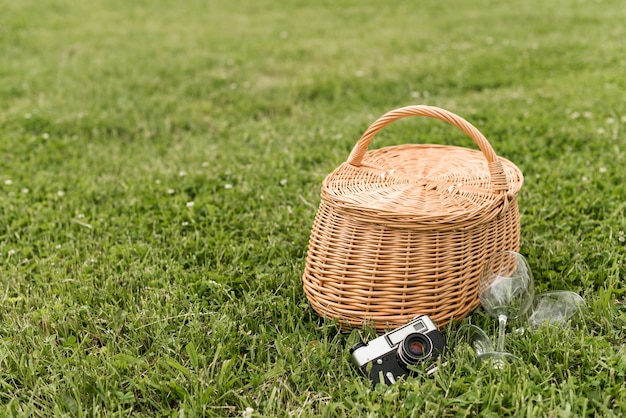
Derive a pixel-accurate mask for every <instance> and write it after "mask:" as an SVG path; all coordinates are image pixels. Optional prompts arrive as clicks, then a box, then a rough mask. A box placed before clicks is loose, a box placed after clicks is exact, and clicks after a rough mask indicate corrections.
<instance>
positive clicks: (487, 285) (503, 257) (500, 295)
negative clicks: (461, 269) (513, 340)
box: [478, 251, 535, 357]
mask: <svg viewBox="0 0 626 418" xmlns="http://www.w3.org/2000/svg"><path fill="white" fill-rule="evenodd" d="M534 295H535V287H534V284H533V275H532V272H531V271H530V268H529V267H528V263H527V262H526V259H525V258H524V256H523V255H521V254H519V253H517V252H515V251H502V252H497V253H495V254H493V255H492V256H491V257H490V258H489V259H488V260H487V263H486V264H485V267H484V269H483V272H482V276H481V277H480V281H479V283H478V297H479V299H480V303H481V305H482V307H483V308H484V309H485V310H486V311H487V312H489V314H491V315H492V316H494V317H496V318H498V340H497V343H496V350H495V353H504V352H505V351H504V334H505V332H506V324H507V321H508V320H509V319H516V318H518V317H519V316H521V315H522V314H524V313H525V312H526V311H527V310H528V308H529V307H530V305H531V304H532V301H533V297H534ZM503 357H507V356H503Z"/></svg>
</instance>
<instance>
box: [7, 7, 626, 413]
mask: <svg viewBox="0 0 626 418" xmlns="http://www.w3.org/2000/svg"><path fill="white" fill-rule="evenodd" d="M624 22H626V8H625V7H624V4H623V1H621V0H604V1H603V0H596V1H584V0H553V1H539V0H528V1H522V2H500V1H495V0H450V1H446V2H442V1H434V0H424V1H420V2H406V1H405V2H391V3H388V4H385V3H384V2H374V1H369V0H363V1H356V0H342V1H338V2H332V1H327V0H323V1H319V2H304V1H300V0H296V1H283V0H281V1H268V0H256V1H254V2H250V1H248V2H246V1H241V0H231V1H224V0H218V1H216V0H208V1H200V0H187V1H184V2H174V1H166V0H153V1H147V0H140V1H133V2H127V1H121V0H110V1H103V0H95V1H90V2H86V1H79V0H40V1H35V0H20V1H9V0H0V57H1V61H0V62H1V65H0V284H1V287H0V415H1V416H42V417H44V416H77V417H82V416H129V415H133V416H170V415H171V416H180V417H182V416H242V415H243V416H247V417H254V416H338V417H343V416H355V417H362V416H422V415H425V416H450V417H456V416H473V415H478V414H483V415H484V416H503V415H515V416H528V417H534V416H552V417H567V416H623V415H624V414H626V384H625V383H624V382H625V379H626V345H625V343H624V341H625V337H626V298H625V296H624V293H625V291H626V287H625V286H624V280H625V277H626V255H625V254H624V249H625V245H626V235H625V234H626V219H625V217H624V212H625V209H626V187H625V186H624V179H625V176H626V174H625V171H624V168H623V167H624V164H625V163H626V158H625V152H626V133H625V132H626V129H625V127H626V100H625V99H626V96H625V92H626V77H625V76H624V74H625V70H626V43H625V42H624V39H626V25H625V23H624ZM409 104H429V105H434V106H439V107H442V108H446V109H448V110H450V111H453V112H455V113H457V114H459V115H461V116H463V117H464V118H466V119H467V120H469V121H470V122H472V123H474V124H475V125H476V126H477V127H479V129H480V130H481V131H482V132H483V133H484V134H485V136H486V137H487V138H488V139H489V140H490V142H491V144H492V145H493V147H494V149H495V150H496V152H497V153H498V154H499V155H501V156H503V157H505V158H507V159H509V160H511V161H513V162H514V163H515V164H516V165H517V166H518V167H519V168H520V169H521V170H522V172H523V173H524V176H525V183H524V187H523V188H522V191H521V193H520V195H519V205H520V211H521V215H522V218H521V227H522V246H521V250H520V251H521V252H522V253H523V254H524V255H526V256H527V258H528V260H529V263H530V265H531V268H532V270H533V272H534V276H535V283H536V288H537V291H538V292H543V291H547V290H571V291H574V292H577V293H579V294H580V295H581V296H583V297H584V299H585V300H586V302H587V305H588V311H587V312H586V313H585V315H584V318H583V320H582V321H580V323H579V324H578V325H577V326H573V327H565V328H551V329H541V330H539V331H537V332H526V333H524V334H523V335H516V334H513V333H510V334H509V338H508V340H507V349H508V350H510V351H512V352H514V353H515V354H516V355H518V356H520V357H521V358H523V360H524V362H523V364H518V365H512V366H511V367H507V368H505V369H504V370H494V369H492V368H490V367H484V366H480V365H479V364H477V363H476V362H475V361H474V360H473V359H472V358H471V356H469V355H468V353H467V352H466V351H463V350H455V347H454V346H450V347H449V350H448V352H447V353H446V355H445V356H444V360H446V361H447V366H445V367H441V368H440V370H439V371H438V372H437V373H436V374H434V375H427V374H426V373H424V372H420V371H418V372H417V373H416V375H415V376H413V377H410V378H409V379H408V380H407V381H406V382H403V383H401V384H396V385H393V386H390V387H384V386H379V387H377V388H376V389H371V388H370V384H369V382H368V381H367V379H365V378H363V377H362V376H360V375H359V374H358V373H357V371H356V370H355V369H354V367H353V366H352V365H351V364H350V354H349V352H348V349H349V348H350V347H351V346H352V345H353V344H354V343H355V342H356V341H357V340H358V339H359V337H363V338H366V339H367V338H372V337H373V333H372V331H371V329H368V328H363V329H361V330H354V331H352V332H351V333H341V332H339V331H338V329H337V327H336V324H334V323H333V322H332V321H329V320H324V319H322V318H320V317H318V316H317V315H316V314H315V312H314V311H313V310H312V308H311V307H310V305H309V303H308V301H307V299H306V298H305V295H304V292H303V290H302V281H301V276H302V271H303V268H304V265H305V257H306V250H307V243H308V238H309V234H310V231H311V225H312V223H313V218H314V216H315V212H316V209H317V206H318V204H319V202H320V196H319V192H320V186H321V183H322V180H323V179H324V177H325V176H326V175H327V174H328V173H330V172H331V171H332V170H333V169H334V168H335V167H337V166H338V165H339V164H341V163H342V162H343V161H345V160H346V158H347V157H348V154H349V153H350V150H351V149H352V147H353V146H354V144H355V143H356V141H357V140H358V138H359V137H360V135H361V133H362V132H363V131H364V130H365V129H366V128H367V126H368V125H369V124H370V123H372V122H373V121H374V120H375V119H376V118H377V117H378V116H380V115H381V114H383V113H384V112H386V111H388V110H391V109H394V108H398V107H402V106H406V105H409ZM410 142H416V143H442V144H451V145H461V146H467V147H473V145H472V143H471V140H469V139H468V138H466V137H464V136H463V134H462V133H460V132H459V131H457V130H455V129H454V128H452V127H450V126H448V125H446V124H444V123H441V122H437V121H430V120H426V119H418V118H413V119H410V120H406V121H401V122H398V123H396V124H394V125H392V126H390V127H389V128H387V129H385V130H384V131H383V132H381V134H380V135H378V136H377V137H376V139H375V141H374V143H373V144H372V146H373V147H374V148H377V147H382V146H386V145H394V144H401V143H410ZM470 320H471V322H472V323H476V324H478V325H480V326H482V327H484V328H485V329H487V330H488V331H489V332H490V333H491V334H493V333H494V332H495V321H494V320H493V319H492V318H491V317H489V316H488V315H487V314H486V313H485V312H484V311H483V310H481V309H477V310H476V311H474V312H473V313H472V315H471V317H470V318H467V319H465V320H464V321H463V322H460V321H457V322H453V323H451V324H450V325H448V326H446V327H444V328H443V329H442V332H444V333H445V334H446V335H448V336H449V337H450V336H453V335H454V332H455V330H456V329H457V328H458V326H459V325H460V324H462V323H466V322H468V321H470ZM514 326H515V325H514V324H513V325H512V327H511V328H513V327H514ZM511 328H510V329H511Z"/></svg>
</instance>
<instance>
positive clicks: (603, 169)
mask: <svg viewBox="0 0 626 418" xmlns="http://www.w3.org/2000/svg"><path fill="white" fill-rule="evenodd" d="M598 171H599V172H601V173H606V167H600V168H599V169H598Z"/></svg>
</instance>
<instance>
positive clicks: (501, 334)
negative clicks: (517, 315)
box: [496, 314, 507, 352]
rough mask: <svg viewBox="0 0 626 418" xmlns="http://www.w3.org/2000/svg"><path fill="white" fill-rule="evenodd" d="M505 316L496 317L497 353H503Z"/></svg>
mask: <svg viewBox="0 0 626 418" xmlns="http://www.w3.org/2000/svg"><path fill="white" fill-rule="evenodd" d="M506 320H507V317H506V315H503V314H501V315H498V342H497V348H496V350H497V351H500V352H502V351H504V333H505V332H506Z"/></svg>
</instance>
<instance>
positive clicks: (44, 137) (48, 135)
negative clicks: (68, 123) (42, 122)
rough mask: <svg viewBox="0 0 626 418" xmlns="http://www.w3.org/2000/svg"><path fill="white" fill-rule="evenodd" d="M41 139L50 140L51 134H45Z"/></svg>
mask: <svg viewBox="0 0 626 418" xmlns="http://www.w3.org/2000/svg"><path fill="white" fill-rule="evenodd" d="M41 137H42V138H43V139H49V138H50V134H49V133H48V132H44V133H42V134H41Z"/></svg>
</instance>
